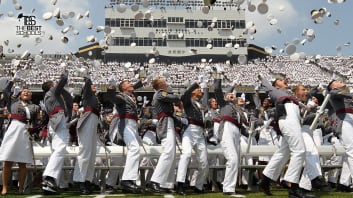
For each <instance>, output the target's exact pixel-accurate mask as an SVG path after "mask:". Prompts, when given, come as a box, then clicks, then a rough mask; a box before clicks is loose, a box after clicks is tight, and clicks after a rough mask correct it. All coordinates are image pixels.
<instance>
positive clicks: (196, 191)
mask: <svg viewBox="0 0 353 198" xmlns="http://www.w3.org/2000/svg"><path fill="white" fill-rule="evenodd" d="M192 190H193V191H194V193H196V194H203V193H205V190H203V189H202V190H200V189H198V188H197V187H195V186H194V187H193V189H192Z"/></svg>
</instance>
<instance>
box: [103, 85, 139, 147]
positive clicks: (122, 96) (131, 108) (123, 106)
mask: <svg viewBox="0 0 353 198" xmlns="http://www.w3.org/2000/svg"><path fill="white" fill-rule="evenodd" d="M142 86H143V84H142V82H141V81H138V82H137V83H136V84H134V89H138V88H140V87H142ZM115 92H116V89H115V88H114V89H108V90H107V96H108V98H109V100H110V102H111V103H112V104H114V105H115V107H116V110H117V112H118V115H119V116H124V115H126V114H129V115H134V116H136V117H137V115H138V112H137V104H136V102H135V101H134V100H133V99H132V98H131V96H128V95H127V94H126V93H118V94H116V93H115ZM117 124H119V125H118V129H119V131H118V132H119V133H118V134H114V135H113V136H115V137H113V136H111V138H112V140H113V142H114V143H116V144H118V145H124V142H123V137H124V135H123V134H124V128H125V119H124V118H118V117H115V118H114V119H113V120H112V122H111V124H110V127H109V134H112V133H113V129H114V128H115V126H116V125H117Z"/></svg>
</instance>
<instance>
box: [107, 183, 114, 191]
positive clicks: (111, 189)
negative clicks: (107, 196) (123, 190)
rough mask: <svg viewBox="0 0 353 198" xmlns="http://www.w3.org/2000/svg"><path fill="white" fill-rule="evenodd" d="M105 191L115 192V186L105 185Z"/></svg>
mask: <svg viewBox="0 0 353 198" xmlns="http://www.w3.org/2000/svg"><path fill="white" fill-rule="evenodd" d="M105 190H107V191H114V190H115V189H114V187H113V186H111V185H108V184H106V185H105Z"/></svg>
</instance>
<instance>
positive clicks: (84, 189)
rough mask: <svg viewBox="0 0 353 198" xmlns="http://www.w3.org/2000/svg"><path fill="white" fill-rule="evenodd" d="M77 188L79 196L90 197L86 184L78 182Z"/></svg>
mask: <svg viewBox="0 0 353 198" xmlns="http://www.w3.org/2000/svg"><path fill="white" fill-rule="evenodd" d="M79 186H80V193H81V195H90V194H91V192H90V190H89V189H88V186H87V185H86V182H80V183H79Z"/></svg>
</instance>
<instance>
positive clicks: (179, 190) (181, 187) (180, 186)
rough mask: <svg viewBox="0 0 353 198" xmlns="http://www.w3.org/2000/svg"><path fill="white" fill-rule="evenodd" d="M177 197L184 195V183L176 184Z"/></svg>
mask: <svg viewBox="0 0 353 198" xmlns="http://www.w3.org/2000/svg"><path fill="white" fill-rule="evenodd" d="M176 192H177V193H178V194H179V195H186V193H185V190H184V183H183V182H178V186H177V191H176Z"/></svg>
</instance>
